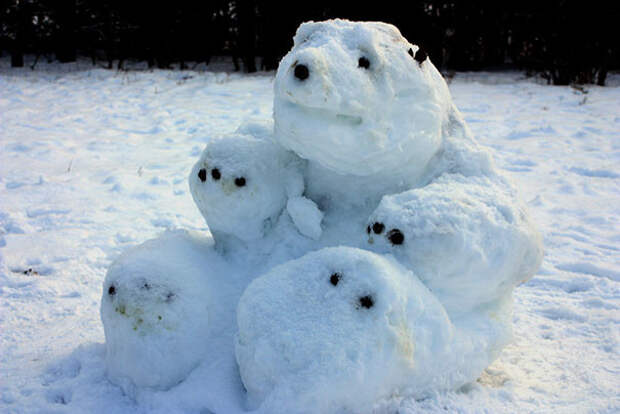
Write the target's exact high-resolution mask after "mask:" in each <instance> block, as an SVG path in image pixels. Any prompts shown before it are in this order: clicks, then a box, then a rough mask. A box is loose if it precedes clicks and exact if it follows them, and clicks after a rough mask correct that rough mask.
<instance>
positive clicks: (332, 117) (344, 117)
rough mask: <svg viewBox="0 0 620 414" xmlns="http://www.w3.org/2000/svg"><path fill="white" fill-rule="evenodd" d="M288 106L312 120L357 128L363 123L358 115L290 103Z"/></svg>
mask: <svg viewBox="0 0 620 414" xmlns="http://www.w3.org/2000/svg"><path fill="white" fill-rule="evenodd" d="M288 104H289V106H290V108H292V109H294V110H296V111H300V112H303V113H304V114H305V115H307V116H308V117H310V118H313V119H320V120H325V121H328V122H329V121H332V122H337V123H343V124H348V125H350V126H357V125H360V124H361V123H362V122H363V119H362V117H361V116H359V115H352V114H345V113H339V112H334V111H331V110H329V109H324V108H315V107H312V106H306V105H301V104H297V103H294V102H290V101H289V102H288Z"/></svg>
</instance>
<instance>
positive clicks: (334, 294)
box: [236, 247, 449, 412]
mask: <svg viewBox="0 0 620 414" xmlns="http://www.w3.org/2000/svg"><path fill="white" fill-rule="evenodd" d="M237 322H238V328H239V331H238V337H237V343H236V356H237V361H238V364H239V368H240V372H241V378H242V380H243V383H244V385H245V387H246V389H247V391H248V396H249V399H250V403H251V405H253V406H261V409H263V410H264V411H266V412H300V411H304V410H308V407H312V411H313V412H335V411H340V410H342V411H347V412H349V411H350V412H366V411H368V409H369V407H372V405H373V403H374V402H376V401H377V400H379V399H381V398H385V397H388V396H390V395H392V394H393V393H395V392H397V391H398V390H400V389H403V388H405V387H408V386H412V387H417V386H418V383H424V382H425V381H427V380H428V372H426V369H427V368H424V366H425V364H426V363H427V362H430V363H432V362H433V361H430V360H429V359H428V358H427V357H426V355H427V354H428V350H429V349H430V348H431V347H433V346H441V345H440V344H441V343H443V341H445V340H446V338H447V334H446V332H448V327H449V321H448V319H447V316H446V315H445V312H444V311H443V307H441V305H439V303H438V302H437V301H436V300H435V298H434V296H432V295H431V294H430V292H429V291H428V290H427V289H426V288H425V287H424V286H423V285H422V284H421V283H420V282H419V281H418V280H417V278H416V277H415V276H414V275H413V274H412V273H411V272H410V271H408V270H407V269H405V268H403V267H402V266H401V265H399V264H398V263H397V262H396V261H395V260H393V259H392V258H390V257H388V256H380V255H377V254H374V253H371V252H368V251H365V250H359V249H354V248H349V247H337V248H326V249H322V250H319V251H316V252H312V253H309V254H307V255H306V256H304V257H302V258H300V259H297V260H293V261H290V262H287V263H284V264H282V265H280V266H277V267H275V268H273V269H272V270H271V271H269V272H268V273H267V274H265V275H263V276H261V277H259V278H257V279H255V280H254V281H253V282H252V283H251V284H250V285H249V287H248V288H247V289H246V291H245V292H244V294H243V296H242V298H241V300H240V302H239V305H238V310H237ZM422 356H424V357H422ZM418 359H421V360H423V361H421V362H419V361H418ZM304 412H305V411H304Z"/></svg>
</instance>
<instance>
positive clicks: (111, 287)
mask: <svg viewBox="0 0 620 414" xmlns="http://www.w3.org/2000/svg"><path fill="white" fill-rule="evenodd" d="M108 295H110V296H114V295H116V288H115V287H114V285H110V287H109V288H108Z"/></svg>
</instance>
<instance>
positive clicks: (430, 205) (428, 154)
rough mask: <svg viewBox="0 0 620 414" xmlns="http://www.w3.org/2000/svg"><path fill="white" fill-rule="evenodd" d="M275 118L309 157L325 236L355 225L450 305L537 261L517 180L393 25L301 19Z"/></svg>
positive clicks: (473, 301) (508, 283)
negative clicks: (503, 170)
mask: <svg viewBox="0 0 620 414" xmlns="http://www.w3.org/2000/svg"><path fill="white" fill-rule="evenodd" d="M274 121H275V137H276V139H277V140H278V142H280V143H281V144H282V145H283V146H284V147H285V148H288V149H290V150H291V151H293V152H295V153H297V154H298V155H299V156H300V157H302V158H304V159H306V160H307V171H306V181H305V184H306V194H307V196H308V197H309V198H311V199H313V201H315V202H316V203H317V204H318V205H319V207H320V208H322V209H323V210H324V212H325V219H324V223H325V224H326V233H327V234H328V236H329V234H330V230H331V229H332V228H334V227H336V226H333V225H331V224H332V223H341V222H343V220H344V221H346V222H347V223H349V226H348V229H350V230H355V231H359V232H360V233H361V232H362V231H363V230H362V229H365V230H366V231H367V232H368V235H369V236H370V237H369V238H368V243H366V244H365V245H363V247H364V248H366V249H370V250H376V251H378V252H383V253H392V254H394V255H395V256H397V257H398V258H399V259H401V260H402V261H403V262H404V263H406V264H407V265H408V266H409V267H410V268H411V269H413V270H414V271H415V272H416V273H417V274H419V276H420V277H421V278H422V280H423V281H424V282H425V283H426V285H427V286H428V287H429V288H430V289H431V290H432V291H433V292H434V293H435V294H436V295H438V297H439V299H440V300H441V301H442V302H443V303H444V306H446V307H447V308H448V310H449V311H450V312H451V313H453V312H452V311H454V312H455V313H456V314H458V313H459V312H465V311H470V310H472V309H474V308H476V306H480V305H485V304H487V303H490V302H493V301H497V300H501V299H502V298H503V297H504V296H505V295H507V294H509V293H510V292H511V291H512V289H513V288H514V287H515V286H516V285H517V284H518V283H520V282H523V281H525V280H527V279H529V278H530V277H531V276H532V275H533V274H534V272H535V271H536V270H537V269H538V266H539V265H540V261H541V258H542V246H541V240H540V236H539V234H538V232H537V231H536V229H535V228H534V226H533V225H532V223H531V221H530V219H529V217H528V213H527V210H526V208H525V206H524V205H523V204H522V203H521V201H520V200H519V198H518V194H517V192H516V191H515V188H514V187H513V185H512V184H511V182H510V181H509V180H508V179H507V178H506V177H503V176H501V175H500V174H499V173H498V171H497V170H496V169H495V167H494V165H493V162H492V159H491V156H490V154H489V153H488V152H487V151H486V150H485V149H483V148H481V147H480V146H479V145H478V144H477V143H476V141H475V140H474V138H473V136H472V134H471V132H470V131H469V129H468V128H467V126H466V124H465V121H464V120H463V118H462V116H461V114H460V113H459V111H458V110H457V109H456V107H455V105H454V104H453V102H452V99H451V97H450V92H449V90H448V87H447V85H446V83H445V81H444V80H443V78H442V76H441V74H440V73H439V72H438V71H437V69H436V68H435V67H434V66H433V64H432V63H431V61H430V59H429V58H428V57H427V56H426V54H425V53H424V52H423V51H422V50H421V49H420V48H419V47H418V46H416V45H414V44H411V43H409V42H408V41H407V40H406V39H405V38H404V37H403V36H402V35H401V34H400V32H399V31H398V29H397V28H396V27H394V26H392V25H389V24H385V23H375V22H350V21H346V20H332V21H326V22H317V23H314V22H311V23H305V24H302V25H301V26H300V27H299V29H298V31H297V34H296V35H295V39H294V46H293V48H292V50H291V51H290V52H289V53H288V54H287V55H286V56H285V57H284V58H283V59H282V61H281V63H280V66H279V68H278V72H277V75H276V82H275V100H274ZM375 209H376V211H375ZM360 217H364V219H363V223H362V224H361V225H359V226H358V227H356V221H357V220H359V219H360ZM337 227H338V232H339V234H341V235H342V234H345V233H346V232H347V231H346V230H345V231H343V230H342V226H337ZM384 228H385V231H384V230H383V229H384ZM331 239H332V240H333V239H334V237H331ZM341 239H342V236H341ZM348 239H349V240H355V238H354V237H353V236H351V237H349V238H348ZM373 241H376V242H375V243H373Z"/></svg>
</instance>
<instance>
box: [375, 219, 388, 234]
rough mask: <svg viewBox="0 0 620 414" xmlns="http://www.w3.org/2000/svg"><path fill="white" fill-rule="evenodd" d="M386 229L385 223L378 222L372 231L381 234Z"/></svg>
mask: <svg viewBox="0 0 620 414" xmlns="http://www.w3.org/2000/svg"><path fill="white" fill-rule="evenodd" d="M384 229H385V225H384V224H383V223H379V222H376V223H374V224H373V225H372V231H374V232H375V234H381V233H382V232H383V230H384Z"/></svg>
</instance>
